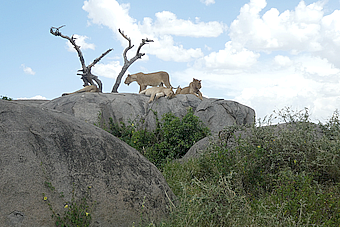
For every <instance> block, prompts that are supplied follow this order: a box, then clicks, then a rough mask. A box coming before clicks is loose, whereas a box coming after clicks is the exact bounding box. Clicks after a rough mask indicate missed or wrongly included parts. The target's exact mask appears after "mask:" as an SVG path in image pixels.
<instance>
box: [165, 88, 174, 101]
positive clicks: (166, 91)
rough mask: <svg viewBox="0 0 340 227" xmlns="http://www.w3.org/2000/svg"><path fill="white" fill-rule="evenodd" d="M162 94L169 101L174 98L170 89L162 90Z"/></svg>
mask: <svg viewBox="0 0 340 227" xmlns="http://www.w3.org/2000/svg"><path fill="white" fill-rule="evenodd" d="M164 93H165V95H166V97H168V98H169V99H171V98H172V97H174V96H175V92H174V91H173V90H172V87H171V88H168V89H164Z"/></svg>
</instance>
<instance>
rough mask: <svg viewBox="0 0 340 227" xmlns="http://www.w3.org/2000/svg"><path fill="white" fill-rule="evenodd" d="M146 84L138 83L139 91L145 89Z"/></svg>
mask: <svg viewBox="0 0 340 227" xmlns="http://www.w3.org/2000/svg"><path fill="white" fill-rule="evenodd" d="M146 87H147V86H146V85H139V93H140V92H141V91H144V90H145V89H146Z"/></svg>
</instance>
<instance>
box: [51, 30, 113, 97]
mask: <svg viewBox="0 0 340 227" xmlns="http://www.w3.org/2000/svg"><path fill="white" fill-rule="evenodd" d="M64 26H65V25H63V26H60V27H58V28H56V27H51V29H50V33H51V34H52V35H55V36H60V37H62V38H64V39H67V40H69V41H70V43H71V44H72V45H73V47H74V49H76V51H77V53H78V56H79V60H80V63H81V66H82V69H80V70H78V72H81V73H77V75H80V76H81V79H82V80H83V82H84V85H83V86H84V87H86V86H88V85H95V84H94V82H93V80H94V81H95V82H96V83H97V85H98V88H99V91H100V92H102V91H103V85H102V82H101V81H100V80H99V79H98V76H95V75H93V74H92V73H91V68H92V67H93V66H94V65H95V64H97V63H98V62H99V61H100V60H101V59H102V58H103V57H104V56H105V55H107V54H108V53H109V52H110V51H112V50H113V49H108V50H107V51H106V52H105V53H103V54H102V55H100V57H99V58H96V59H95V60H94V61H93V62H92V63H91V64H89V65H88V66H86V65H85V60H84V57H83V54H82V52H81V51H80V46H78V45H77V44H76V42H75V40H76V38H75V37H73V35H72V37H71V38H70V37H68V36H66V35H63V34H61V32H60V31H59V29H60V28H62V27H64Z"/></svg>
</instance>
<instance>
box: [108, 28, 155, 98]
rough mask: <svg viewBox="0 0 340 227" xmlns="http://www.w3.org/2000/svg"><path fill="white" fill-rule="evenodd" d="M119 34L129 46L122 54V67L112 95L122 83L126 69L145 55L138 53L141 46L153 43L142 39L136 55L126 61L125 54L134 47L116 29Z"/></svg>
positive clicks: (121, 32) (129, 40)
mask: <svg viewBox="0 0 340 227" xmlns="http://www.w3.org/2000/svg"><path fill="white" fill-rule="evenodd" d="M118 31H119V33H120V34H121V35H122V36H123V37H124V38H125V39H126V40H127V41H128V42H129V46H127V47H126V48H125V50H124V52H123V57H124V65H123V67H122V70H121V71H120V73H119V74H118V76H117V79H116V83H115V84H114V86H113V88H112V91H111V92H113V93H118V87H119V85H120V83H121V81H122V77H123V76H124V74H125V72H126V71H127V69H128V68H129V66H130V65H132V63H134V62H135V61H137V60H138V59H139V58H142V56H144V55H145V53H140V50H141V48H142V46H144V45H145V44H147V43H148V42H153V40H150V39H148V38H146V39H142V43H141V44H139V47H138V49H137V52H136V55H135V56H134V57H133V58H131V59H130V60H128V58H127V56H126V54H127V52H128V51H129V50H130V49H132V48H133V47H134V45H131V39H130V38H129V37H127V36H126V35H125V34H124V32H123V31H121V30H120V29H118Z"/></svg>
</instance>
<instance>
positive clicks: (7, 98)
mask: <svg viewBox="0 0 340 227" xmlns="http://www.w3.org/2000/svg"><path fill="white" fill-rule="evenodd" d="M0 98H1V99H2V100H7V101H12V100H13V99H12V98H9V97H7V96H2V95H0Z"/></svg>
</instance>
